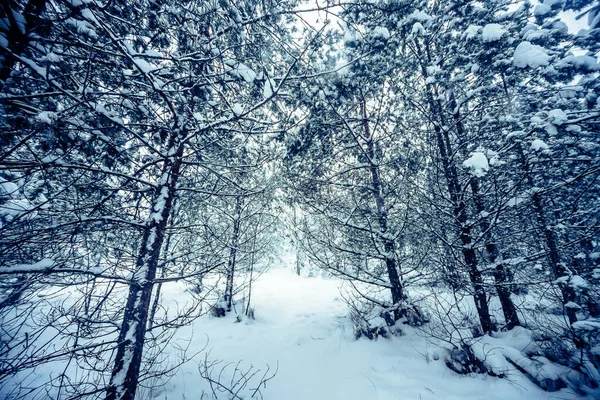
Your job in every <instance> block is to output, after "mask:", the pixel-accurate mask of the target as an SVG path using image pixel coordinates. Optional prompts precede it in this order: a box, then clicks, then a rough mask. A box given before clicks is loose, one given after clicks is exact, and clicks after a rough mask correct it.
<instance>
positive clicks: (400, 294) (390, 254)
mask: <svg viewBox="0 0 600 400" xmlns="http://www.w3.org/2000/svg"><path fill="white" fill-rule="evenodd" d="M360 107H361V112H362V118H363V129H364V131H365V140H366V144H367V156H368V158H369V160H368V162H369V164H370V171H371V184H372V187H373V196H374V197H375V204H376V206H377V220H378V223H379V237H380V238H381V241H382V243H383V250H384V252H385V253H384V257H385V266H386V269H387V273H388V278H389V280H390V286H391V287H390V290H391V292H392V301H393V302H394V305H398V304H400V303H401V302H402V300H403V299H404V288H403V287H402V282H401V281H400V276H399V274H398V264H397V261H396V248H395V247H396V246H395V243H394V239H393V238H391V237H390V234H389V231H388V214H387V209H386V207H385V198H384V194H383V189H382V187H381V177H380V172H379V165H378V163H377V160H376V154H375V148H374V145H373V137H372V135H371V131H370V128H369V121H368V119H367V108H366V105H365V101H364V100H363V101H362V102H361V104H360Z"/></svg>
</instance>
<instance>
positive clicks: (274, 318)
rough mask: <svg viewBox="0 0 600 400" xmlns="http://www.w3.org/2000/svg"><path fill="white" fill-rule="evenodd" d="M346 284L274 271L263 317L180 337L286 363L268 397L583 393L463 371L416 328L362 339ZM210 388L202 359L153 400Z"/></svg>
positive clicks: (197, 394)
mask: <svg viewBox="0 0 600 400" xmlns="http://www.w3.org/2000/svg"><path fill="white" fill-rule="evenodd" d="M338 285H339V281H336V280H326V279H321V278H303V277H298V276H295V275H294V274H293V273H292V272H291V271H289V270H286V269H274V270H271V271H269V272H268V273H266V274H265V275H263V276H262V277H261V278H260V279H259V280H258V282H257V283H256V285H255V289H254V293H253V304H254V306H255V309H256V320H255V321H250V320H245V321H243V322H242V323H233V321H234V319H233V318H234V317H233V316H232V317H228V318H209V317H204V318H202V319H200V320H198V321H197V322H196V323H195V324H194V326H193V327H190V328H189V329H188V330H187V331H186V330H184V331H182V332H181V333H180V335H179V336H180V337H184V336H186V335H189V334H190V333H191V332H192V330H193V332H194V338H193V343H192V346H191V347H190V349H191V350H192V349H200V348H202V346H203V345H204V344H205V343H206V336H205V334H207V335H208V336H209V338H210V344H209V348H210V349H212V351H211V354H210V357H209V358H210V359H222V360H224V361H226V362H234V363H236V362H237V361H239V360H243V364H242V367H244V366H246V367H248V366H249V365H250V364H252V365H254V366H256V367H258V368H261V369H262V370H263V371H264V368H265V367H266V365H267V364H268V365H270V366H271V367H272V368H275V366H276V365H277V364H278V365H279V371H278V373H277V375H276V376H275V378H274V379H273V380H271V381H269V382H268V384H267V387H266V389H263V394H264V398H265V399H266V400H320V399H322V400H336V399H344V400H392V399H402V400H411V399H422V400H427V399H445V400H453V399H472V400H476V399H492V400H493V399H498V400H500V399H502V400H504V399H511V400H518V399H528V400H531V399H568V398H576V397H575V396H574V395H571V394H570V393H567V392H565V391H561V392H558V393H547V392H544V391H542V390H540V389H538V388H537V387H535V386H534V385H533V384H531V383H530V382H529V381H528V380H527V379H525V378H523V377H518V376H517V377H516V378H515V379H513V383H510V382H509V381H508V380H506V379H498V378H493V377H486V376H480V375H479V376H467V377H465V376H458V375H457V374H455V373H453V372H451V371H450V370H449V369H447V368H446V367H445V365H444V364H443V362H442V361H433V360H432V359H431V357H427V354H428V353H432V349H430V348H429V347H428V344H427V343H426V342H425V340H423V339H422V338H420V337H419V336H418V335H415V334H414V333H410V334H407V335H405V336H402V337H396V338H393V339H391V340H378V341H368V340H362V339H361V340H358V341H356V340H355V339H354V335H353V332H352V329H351V328H350V326H349V325H348V322H347V320H346V314H347V306H346V304H345V303H344V302H343V301H342V300H341V298H340V297H339V291H338ZM173 294H174V293H173ZM201 359H202V356H199V357H198V361H200V360H201ZM428 359H429V361H428ZM207 388H208V385H207V384H206V382H204V381H203V380H202V379H201V377H200V375H199V373H198V367H197V363H196V364H194V363H193V362H192V363H188V364H187V365H185V366H184V367H182V369H181V370H180V371H179V372H178V373H177V375H176V376H174V377H173V379H171V380H170V381H169V382H168V383H167V385H166V386H165V388H164V389H165V390H166V391H165V392H162V393H155V395H156V396H149V398H156V399H159V398H160V399H165V398H166V399H201V394H202V391H203V390H206V389H207ZM204 398H205V399H209V398H210V397H209V396H205V397H204ZM223 398H226V397H223Z"/></svg>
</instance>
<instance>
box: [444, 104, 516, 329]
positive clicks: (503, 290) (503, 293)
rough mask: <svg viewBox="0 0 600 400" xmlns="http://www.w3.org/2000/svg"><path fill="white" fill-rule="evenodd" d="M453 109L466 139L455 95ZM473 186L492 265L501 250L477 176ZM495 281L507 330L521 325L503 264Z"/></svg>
mask: <svg viewBox="0 0 600 400" xmlns="http://www.w3.org/2000/svg"><path fill="white" fill-rule="evenodd" d="M451 96H452V97H451V107H452V109H453V110H454V112H453V115H452V117H453V118H454V124H455V126H456V132H457V134H458V137H459V138H465V137H466V134H465V129H464V125H463V124H462V121H461V119H460V109H459V107H458V106H457V104H456V100H455V98H454V94H452V95H451ZM469 185H470V186H471V192H472V193H473V200H474V203H475V209H476V210H477V213H478V214H480V217H479V218H480V224H479V225H480V228H481V232H482V233H483V235H485V237H484V239H485V249H486V251H487V253H488V256H489V258H490V262H491V263H492V264H494V263H496V262H497V261H498V258H499V257H500V250H499V249H498V246H497V245H496V243H495V242H494V238H493V235H492V232H491V227H490V223H489V221H488V219H487V217H484V216H481V213H482V212H484V211H485V203H484V200H483V198H482V196H481V193H480V191H479V178H477V177H476V176H473V177H471V180H470V182H469ZM493 276H494V281H495V283H496V291H497V293H498V299H499V300H500V305H501V306H502V313H503V314H504V320H505V322H506V328H507V329H512V328H514V327H515V326H519V325H521V323H520V321H519V316H518V314H517V309H516V307H515V304H514V303H513V301H512V299H511V298H510V292H511V291H510V287H509V286H508V283H509V279H508V274H507V271H506V269H505V267H504V265H503V264H502V263H498V264H496V266H495V267H494V272H493Z"/></svg>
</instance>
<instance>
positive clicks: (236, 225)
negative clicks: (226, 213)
mask: <svg viewBox="0 0 600 400" xmlns="http://www.w3.org/2000/svg"><path fill="white" fill-rule="evenodd" d="M241 213H242V198H241V197H237V198H236V200H235V214H234V216H233V237H232V238H231V248H230V249H229V262H228V263H227V282H226V284H225V303H226V307H227V311H228V312H229V311H231V305H232V302H233V278H234V276H235V259H236V255H237V247H238V242H239V236H240V219H241Z"/></svg>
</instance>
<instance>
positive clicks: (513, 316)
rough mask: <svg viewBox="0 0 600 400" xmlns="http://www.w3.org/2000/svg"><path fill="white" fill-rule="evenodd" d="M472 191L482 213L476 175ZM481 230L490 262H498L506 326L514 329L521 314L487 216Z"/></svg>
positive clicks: (496, 275) (496, 270)
mask: <svg viewBox="0 0 600 400" xmlns="http://www.w3.org/2000/svg"><path fill="white" fill-rule="evenodd" d="M470 185H471V191H472V192H473V197H474V200H475V208H476V210H477V212H478V213H479V214H480V215H481V213H482V212H484V211H485V206H484V203H483V199H482V198H481V194H480V193H479V181H478V179H477V178H476V177H473V178H472V179H471V182H470ZM480 218H481V222H480V226H481V231H482V232H483V234H484V235H485V249H486V250H487V253H488V255H489V257H490V262H491V263H492V264H495V263H497V264H496V265H495V266H494V272H493V275H494V281H495V282H496V291H497V292H498V299H499V300H500V305H501V306H502V313H503V314H504V320H505V322H506V328H507V329H512V328H514V327H515V326H519V325H521V322H520V321H519V315H518V314H517V308H516V307H515V304H514V303H513V301H512V299H511V298H510V293H511V290H510V286H509V283H510V282H509V279H508V276H507V275H508V274H507V271H506V269H505V267H504V265H503V264H502V263H501V262H497V261H498V258H501V257H500V250H499V249H498V246H497V245H496V243H495V242H494V238H493V236H492V233H491V229H490V223H489V222H488V220H487V217H481V216H480Z"/></svg>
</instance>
